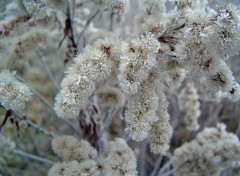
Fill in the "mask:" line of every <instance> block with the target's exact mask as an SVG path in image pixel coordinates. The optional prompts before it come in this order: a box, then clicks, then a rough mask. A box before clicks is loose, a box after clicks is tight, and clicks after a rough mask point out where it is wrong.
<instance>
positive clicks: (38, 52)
mask: <svg viewBox="0 0 240 176" xmlns="http://www.w3.org/2000/svg"><path fill="white" fill-rule="evenodd" d="M36 53H37V55H38V58H39V61H40V63H41V65H42V67H43V69H44V70H45V71H46V72H47V75H48V77H49V79H50V80H51V81H52V83H53V85H54V86H55V88H56V89H57V90H59V89H60V87H59V84H58V83H57V81H56V79H55V78H54V76H53V74H52V72H51V70H50V69H49V67H48V66H47V65H46V63H45V59H44V57H43V55H42V53H41V52H40V51H39V50H36Z"/></svg>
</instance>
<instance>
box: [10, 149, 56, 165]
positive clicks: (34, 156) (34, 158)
mask: <svg viewBox="0 0 240 176" xmlns="http://www.w3.org/2000/svg"><path fill="white" fill-rule="evenodd" d="M13 153H14V154H17V155H20V156H23V157H26V158H29V159H32V160H35V161H39V162H42V163H46V164H51V165H52V164H54V163H55V162H54V161H51V160H49V159H46V158H42V157H40V156H36V155H33V154H30V153H26V152H24V151H21V150H16V149H15V150H14V151H13Z"/></svg>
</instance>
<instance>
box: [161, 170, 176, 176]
mask: <svg viewBox="0 0 240 176" xmlns="http://www.w3.org/2000/svg"><path fill="white" fill-rule="evenodd" d="M175 171H176V169H172V170H170V171H168V172H165V173H163V174H161V175H159V176H169V175H171V174H173V173H174V172H175Z"/></svg>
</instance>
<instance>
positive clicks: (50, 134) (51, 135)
mask: <svg viewBox="0 0 240 176" xmlns="http://www.w3.org/2000/svg"><path fill="white" fill-rule="evenodd" d="M11 112H12V115H14V117H15V118H17V119H20V120H24V121H26V123H27V125H28V126H29V127H31V128H34V129H36V130H37V131H40V132H41V133H43V134H45V135H47V136H50V137H53V138H54V137H55V136H56V135H55V134H54V133H53V132H50V131H48V130H46V129H44V128H42V127H40V126H38V125H36V124H35V123H33V122H32V121H30V120H28V119H27V117H26V116H21V115H20V114H18V113H17V112H15V111H11Z"/></svg>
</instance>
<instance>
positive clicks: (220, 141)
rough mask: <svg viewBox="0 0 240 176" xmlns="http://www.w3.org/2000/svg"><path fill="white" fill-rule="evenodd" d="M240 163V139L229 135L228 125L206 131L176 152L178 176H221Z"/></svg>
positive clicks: (206, 129) (176, 172)
mask: <svg viewBox="0 0 240 176" xmlns="http://www.w3.org/2000/svg"><path fill="white" fill-rule="evenodd" d="M239 160H240V142H239V139H238V137H237V136H236V135H235V134H233V133H229V132H227V131H226V126H225V125H224V124H218V125H217V128H205V129H204V130H203V131H202V132H200V133H199V134H198V135H197V137H196V139H194V140H193V141H191V142H189V143H185V144H183V145H182V146H181V147H179V148H177V149H176V150H175V151H174V164H175V167H176V171H175V174H176V176H187V175H189V176H200V175H214V176H215V175H216V176H218V175H220V174H221V172H222V171H223V170H224V169H227V168H229V167H234V166H235V165H237V164H239Z"/></svg>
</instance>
